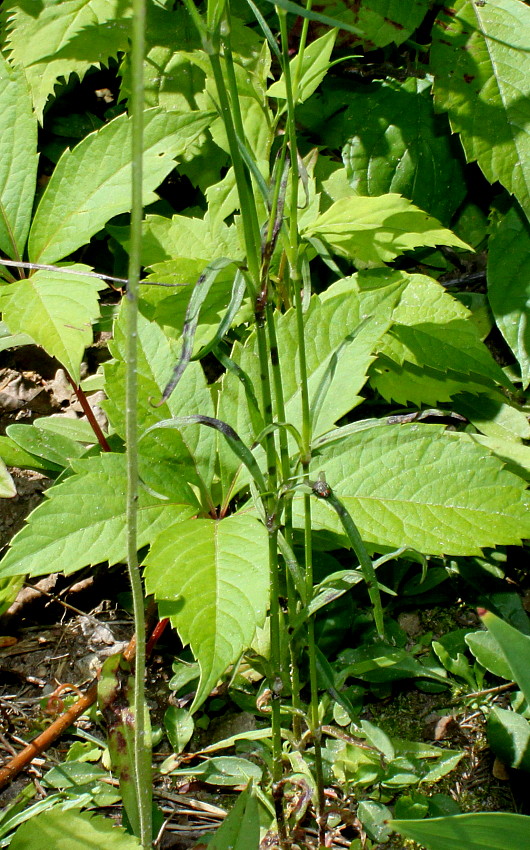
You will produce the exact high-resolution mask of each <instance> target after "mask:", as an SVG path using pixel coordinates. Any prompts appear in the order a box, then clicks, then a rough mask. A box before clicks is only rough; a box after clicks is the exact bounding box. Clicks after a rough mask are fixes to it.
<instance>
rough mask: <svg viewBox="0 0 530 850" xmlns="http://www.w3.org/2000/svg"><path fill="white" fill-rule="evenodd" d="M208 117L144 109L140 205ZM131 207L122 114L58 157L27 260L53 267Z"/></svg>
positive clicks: (127, 128)
mask: <svg viewBox="0 0 530 850" xmlns="http://www.w3.org/2000/svg"><path fill="white" fill-rule="evenodd" d="M211 118H212V114H211V113H205V112H186V113H177V112H163V111H162V110H160V109H148V110H146V112H145V116H144V159H143V168H144V171H143V181H144V182H143V186H144V195H143V203H144V204H149V203H151V202H152V201H155V200H157V196H156V195H155V194H154V191H153V190H154V189H156V187H157V186H159V185H160V183H161V182H162V181H163V179H164V178H165V177H166V176H167V175H168V174H169V172H170V171H171V170H172V168H173V167H174V165H175V162H174V158H175V157H176V156H178V155H179V154H182V153H183V152H184V151H185V150H186V148H187V147H188V145H189V144H191V143H192V142H193V141H194V140H195V139H196V138H197V136H199V135H200V133H202V132H203V130H205V129H206V127H207V126H208V124H209V123H210V121H211ZM95 162H97V163H98V168H97V170H96V171H95V170H94V163H95ZM130 206H131V119H130V118H129V117H128V116H126V115H120V116H118V118H115V119H114V121H111V122H110V123H109V124H105V125H104V126H103V127H102V128H101V130H96V131H95V132H94V133H90V135H88V136H86V137H85V138H84V139H83V140H82V141H81V142H79V144H78V145H76V147H75V148H74V150H73V151H71V150H69V149H67V150H66V151H65V152H64V153H63V155H62V156H61V158H60V160H59V162H58V163H57V166H56V168H55V171H54V172H53V174H52V176H51V179H50V182H49V183H48V185H47V187H46V190H45V192H44V194H43V196H42V198H41V200H40V203H39V206H38V207H37V211H36V213H35V217H34V219H33V224H32V227H31V231H30V236H29V256H30V260H31V261H32V262H41V263H55V262H56V261H57V260H60V259H62V258H63V257H66V256H67V255H68V254H71V253H72V251H75V250H76V249H77V248H79V247H80V246H81V245H84V244H85V243H86V242H88V241H89V240H90V238H91V237H92V236H93V235H94V234H95V233H97V232H98V230H101V228H102V227H103V226H104V224H105V223H106V222H107V221H108V220H109V219H110V218H112V217H113V216H115V215H118V214H119V213H122V212H126V211H127V210H129V209H130Z"/></svg>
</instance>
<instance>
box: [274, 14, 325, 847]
mask: <svg viewBox="0 0 530 850" xmlns="http://www.w3.org/2000/svg"><path fill="white" fill-rule="evenodd" d="M311 5H312V3H311V0H307V2H306V7H307V8H308V9H309V8H311ZM277 12H278V16H279V20H280V32H281V39H282V52H283V72H284V76H285V91H286V98H287V135H288V138H289V145H290V148H291V181H292V182H291V202H290V210H289V213H290V226H289V243H290V257H289V265H290V275H291V280H292V284H293V290H294V299H295V309H296V326H297V339H298V358H299V368H300V392H301V402H302V432H301V435H302V455H301V458H300V460H301V463H302V469H303V473H304V479H305V480H306V481H308V480H309V463H310V460H311V441H312V427H311V424H312V423H311V411H310V405H309V387H308V380H307V358H306V350H305V327H304V315H303V309H302V291H301V290H302V280H301V275H300V256H299V251H298V244H299V237H298V184H299V172H298V153H297V147H296V124H295V103H294V96H293V91H296V89H297V88H298V81H299V77H300V70H301V67H302V59H303V51H304V47H305V43H306V38H307V20H304V23H303V27H302V36H301V39H300V46H299V52H298V61H297V63H296V66H295V78H294V81H293V80H291V70H290V63H289V43H288V34H287V21H286V15H285V12H283V10H281V9H278V8H277ZM293 83H294V88H293ZM304 547H305V572H306V596H307V598H308V599H310V598H311V595H312V592H313V550H312V528H311V502H310V499H309V498H308V497H307V496H306V497H305V498H304ZM307 644H308V655H309V681H310V688H311V704H310V723H311V731H312V732H313V741H314V747H315V773H316V784H317V794H318V811H317V819H318V826H319V843H320V844H321V845H323V843H324V840H325V831H326V817H325V810H324V804H325V800H324V778H323V769H322V751H321V735H320V724H319V717H318V681H317V669H316V653H315V634H314V623H313V620H312V619H310V620H309V622H308V625H307Z"/></svg>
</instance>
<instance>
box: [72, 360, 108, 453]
mask: <svg viewBox="0 0 530 850" xmlns="http://www.w3.org/2000/svg"><path fill="white" fill-rule="evenodd" d="M65 372H66V377H67V378H68V381H69V382H70V384H71V385H72V387H73V388H74V392H75V394H76V396H77V400H78V402H79V404H80V405H81V407H82V408H83V413H84V414H85V416H86V418H87V419H88V421H89V422H90V425H91V427H92V430H93V432H94V434H95V435H96V437H97V441H98V443H99V445H100V446H101V448H102V449H103V451H104V452H110V451H111V448H110V446H109V444H108V443H107V438H106V437H105V434H104V433H103V431H102V430H101V427H100V425H99V422H98V421H97V419H96V417H95V416H94V411H93V410H92V408H91V407H90V405H89V403H88V399H87V397H86V395H85V391H84V390H82V389H81V387H80V386H79V385H78V384H76V382H75V381H74V379H73V378H72V377H71V375H69V374H68V372H67V371H66V369H65Z"/></svg>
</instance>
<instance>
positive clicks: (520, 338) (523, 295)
mask: <svg viewBox="0 0 530 850" xmlns="http://www.w3.org/2000/svg"><path fill="white" fill-rule="evenodd" d="M488 248H489V251H488V300H489V302H490V306H491V309H492V310H493V315H494V316H495V321H496V323H497V327H498V328H499V330H500V332H501V334H502V335H503V337H504V339H505V340H506V342H507V343H508V345H509V346H510V348H511V349H512V351H513V353H514V354H515V356H516V358H517V362H518V363H519V366H520V367H521V377H522V379H523V387H527V386H528V384H529V383H530V277H529V275H528V266H529V264H530V224H529V223H528V220H527V219H525V217H524V215H523V214H522V213H521V211H520V210H519V209H518V207H517V206H514V207H512V209H511V210H509V212H508V213H507V214H506V215H505V216H504V218H502V219H501V221H500V222H498V223H497V224H496V225H494V227H493V232H492V235H491V237H490V240H489V243H488ZM506 257H509V258H510V262H509V263H507V262H506Z"/></svg>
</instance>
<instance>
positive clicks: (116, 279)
mask: <svg viewBox="0 0 530 850" xmlns="http://www.w3.org/2000/svg"><path fill="white" fill-rule="evenodd" d="M0 266H14V267H15V268H17V269H34V270H35V271H39V270H42V271H46V272H62V273H63V274H74V275H83V277H96V278H98V280H106V281H109V282H110V283H122V284H125V286H127V285H128V283H129V280H128V278H126V277H114V275H111V274H100V273H99V272H85V271H80V270H79V269H77V270H76V269H69V268H68V267H67V266H48V265H46V263H22V262H19V261H18V260H6V259H4V257H0ZM140 284H141V285H142V286H168V287H174V286H188V284H187V283H159V282H158V281H155V280H141V281H140Z"/></svg>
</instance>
